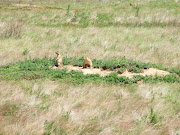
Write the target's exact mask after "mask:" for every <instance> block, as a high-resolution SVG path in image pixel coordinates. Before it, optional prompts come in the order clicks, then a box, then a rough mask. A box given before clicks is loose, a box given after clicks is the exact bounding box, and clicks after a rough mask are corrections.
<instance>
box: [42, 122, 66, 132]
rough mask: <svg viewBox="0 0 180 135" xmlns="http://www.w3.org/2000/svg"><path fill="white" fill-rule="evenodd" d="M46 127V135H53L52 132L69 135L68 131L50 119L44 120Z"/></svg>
mask: <svg viewBox="0 0 180 135" xmlns="http://www.w3.org/2000/svg"><path fill="white" fill-rule="evenodd" d="M44 128H45V132H44V135H51V134H55V135H67V133H66V131H65V130H64V129H63V128H61V127H58V126H56V125H55V122H54V121H48V120H46V121H45V122H44Z"/></svg>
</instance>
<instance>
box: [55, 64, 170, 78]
mask: <svg viewBox="0 0 180 135" xmlns="http://www.w3.org/2000/svg"><path fill="white" fill-rule="evenodd" d="M53 69H67V71H68V72H70V71H72V70H75V71H82V72H83V74H85V75H86V74H99V75H100V76H107V75H109V74H110V73H113V72H114V71H108V70H102V69H100V68H92V69H90V68H83V67H78V66H72V65H64V66H62V67H55V66H54V67H53ZM168 74H170V73H169V72H167V71H163V70H159V69H156V68H149V69H145V70H144V72H143V73H132V72H128V71H127V70H126V71H125V72H124V73H122V74H118V76H126V77H129V78H132V77H133V76H134V75H142V76H146V75H148V76H150V75H152V76H155V75H158V76H165V75H168Z"/></svg>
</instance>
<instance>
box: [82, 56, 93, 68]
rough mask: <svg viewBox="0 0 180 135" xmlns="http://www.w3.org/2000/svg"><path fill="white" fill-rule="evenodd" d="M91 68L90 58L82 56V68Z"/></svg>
mask: <svg viewBox="0 0 180 135" xmlns="http://www.w3.org/2000/svg"><path fill="white" fill-rule="evenodd" d="M88 67H89V68H92V61H91V59H90V58H88V57H84V64H83V68H88Z"/></svg>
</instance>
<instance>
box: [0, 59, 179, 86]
mask: <svg viewBox="0 0 180 135" xmlns="http://www.w3.org/2000/svg"><path fill="white" fill-rule="evenodd" d="M63 64H64V65H67V64H72V65H76V66H82V64H83V57H82V58H80V59H76V58H67V57H65V58H63ZM93 64H94V67H99V68H100V67H101V68H103V69H112V70H114V69H116V68H119V70H120V69H122V68H129V67H131V68H135V69H138V70H142V69H146V68H149V67H150V66H151V65H152V64H150V63H147V64H145V63H141V62H135V61H129V60H127V59H125V58H122V59H120V60H93ZM54 65H55V58H50V59H48V58H43V59H32V60H31V59H29V60H25V61H19V62H17V63H14V64H7V65H5V66H2V67H1V68H0V79H10V80H20V79H26V80H34V79H46V78H49V79H53V80H54V79H55V80H57V79H59V80H63V81H66V82H72V83H74V84H82V83H87V82H94V83H103V82H106V83H107V82H109V83H113V84H117V83H120V84H132V83H137V82H138V81H140V80H144V81H145V82H152V83H155V82H168V83H174V82H180V77H179V76H178V75H176V74H171V75H166V76H164V77H162V76H155V77H153V76H141V75H136V76H134V77H133V78H132V79H130V78H128V77H125V76H118V74H117V73H115V72H114V73H111V74H109V75H108V76H105V77H101V76H100V75H99V74H88V75H84V74H83V72H80V71H74V70H72V71H71V72H67V70H66V69H62V70H54V69H52V67H53V66H54ZM119 70H118V71H119ZM133 72H134V70H133Z"/></svg>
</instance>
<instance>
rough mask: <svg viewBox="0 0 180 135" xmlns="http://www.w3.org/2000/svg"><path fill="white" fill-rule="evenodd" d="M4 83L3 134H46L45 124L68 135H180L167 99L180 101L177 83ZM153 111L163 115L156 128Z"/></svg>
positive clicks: (0, 90) (173, 106)
mask: <svg viewBox="0 0 180 135" xmlns="http://www.w3.org/2000/svg"><path fill="white" fill-rule="evenodd" d="M0 85H1V88H0V97H1V101H0V108H1V111H0V118H1V122H0V129H1V130H0V132H2V133H5V134H43V133H44V132H47V129H46V128H45V125H44V124H45V121H46V120H47V121H48V122H54V127H56V129H63V131H64V133H65V132H66V133H67V134H103V135H104V134H107V135H108V134H138V135H139V134H142V135H143V134H154V135H156V134H157V135H158V134H164V133H166V134H175V133H179V129H180V127H179V125H180V123H179V120H178V119H179V115H180V114H179V109H180V108H179V107H178V106H177V105H178V104H177V105H176V103H174V102H171V101H169V100H168V97H169V96H171V99H172V100H174V101H177V100H178V99H179V97H180V93H179V89H178V88H174V86H179V84H172V85H166V84H156V85H149V84H141V85H134V86H121V87H119V86H103V85H102V86H94V85H92V84H87V85H83V86H72V85H68V84H64V83H59V82H55V81H50V80H46V81H20V82H12V81H9V82H8V83H7V82H5V81H1V82H0ZM173 91H176V92H177V95H176V97H174V98H172V95H171V94H172V92H173ZM173 95H174V94H173ZM174 96H175V95H174ZM177 102H178V103H179V101H177ZM8 106H16V108H15V109H14V110H12V107H11V109H10V107H9V108H8ZM151 107H152V108H153V109H154V111H155V112H156V113H157V117H162V118H161V119H160V120H159V121H158V123H157V124H151V123H149V121H150V120H149V114H150V108H151ZM8 112H9V113H8ZM5 114H6V115H5ZM22 127H23V128H22ZM48 131H50V132H51V133H53V131H51V130H48ZM54 133H55V132H54Z"/></svg>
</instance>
